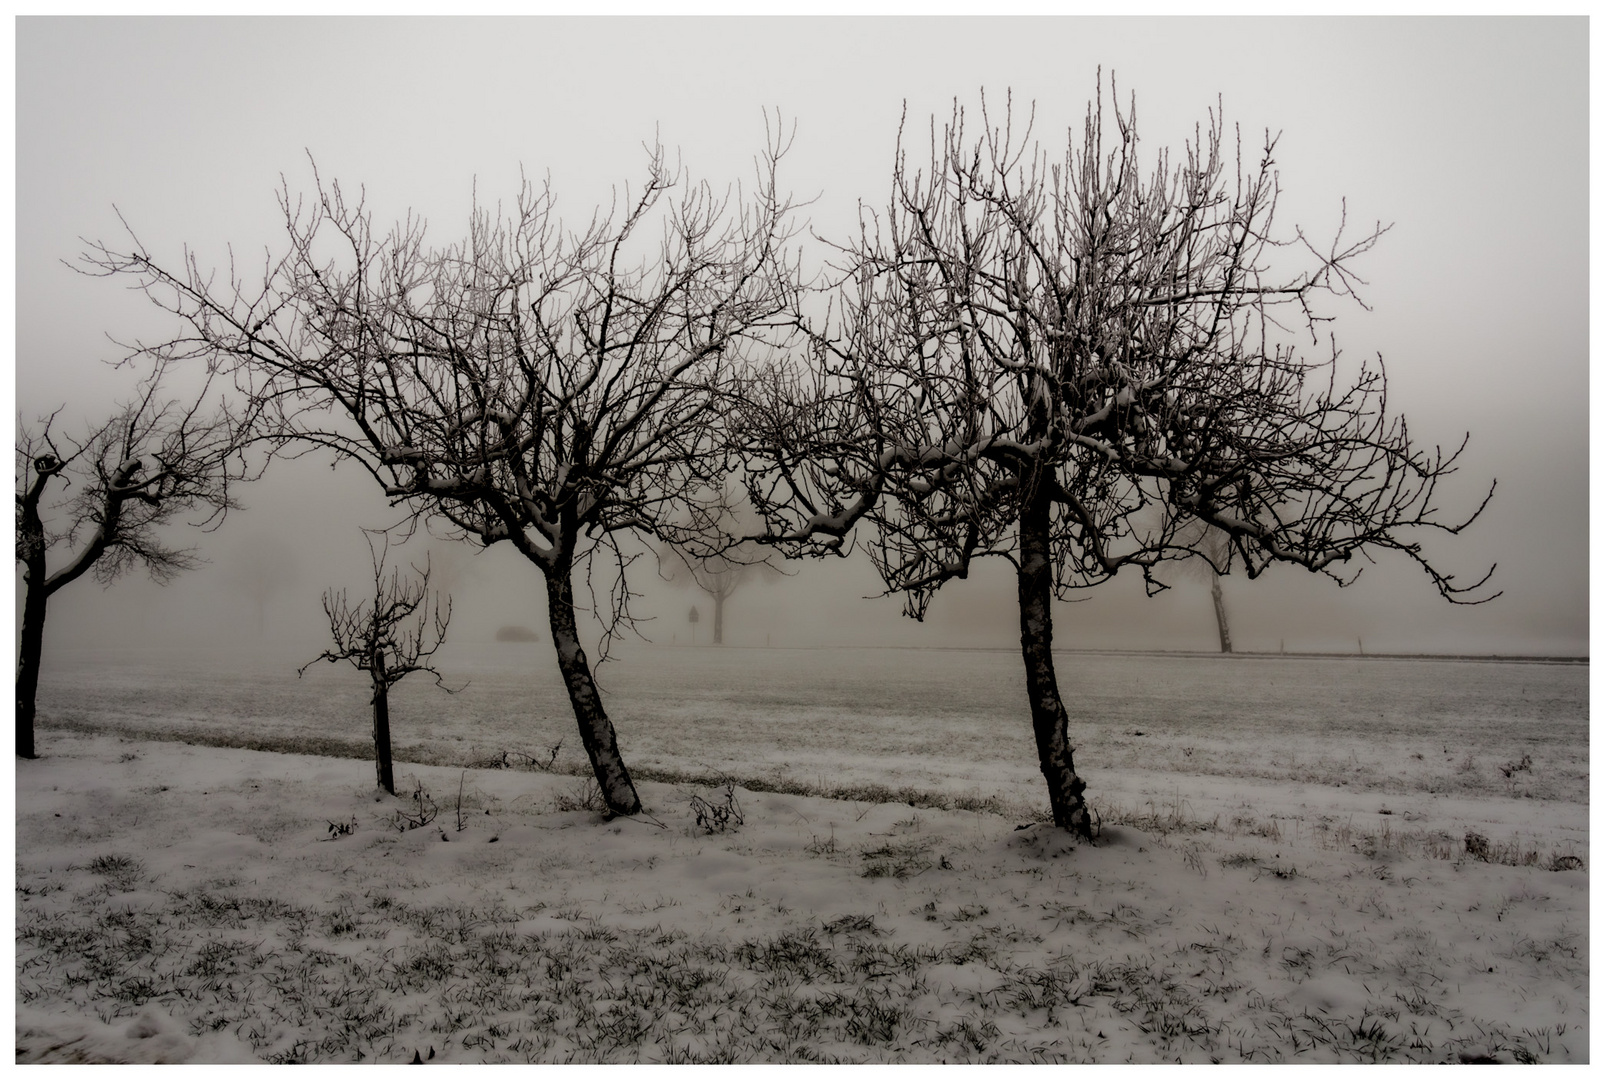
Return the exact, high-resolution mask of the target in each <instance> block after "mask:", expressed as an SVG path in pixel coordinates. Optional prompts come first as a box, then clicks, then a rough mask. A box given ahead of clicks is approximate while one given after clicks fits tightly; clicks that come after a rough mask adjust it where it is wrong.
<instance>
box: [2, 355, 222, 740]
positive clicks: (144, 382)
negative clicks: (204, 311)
mask: <svg viewBox="0 0 1605 1080" xmlns="http://www.w3.org/2000/svg"><path fill="white" fill-rule="evenodd" d="M172 363H173V361H172V359H171V358H166V357H158V358H157V362H156V364H155V366H154V368H152V370H151V371H150V372H149V373H148V374H147V375H145V376H144V377H143V378H141V379H140V381H139V383H138V385H137V387H136V390H135V393H134V395H133V396H132V397H131V398H130V399H129V400H128V401H127V402H125V403H124V404H122V405H119V406H117V407H116V408H115V410H114V411H113V412H112V414H111V416H110V417H109V418H108V419H105V420H102V421H99V422H97V423H92V424H88V425H85V426H83V427H82V428H79V429H78V430H76V431H74V430H71V429H70V428H68V426H67V425H65V424H64V423H63V422H62V414H63V413H64V412H65V411H66V406H63V407H62V408H59V409H57V410H56V411H55V412H53V413H51V414H50V415H49V416H47V417H44V418H42V419H40V420H38V421H37V422H35V423H32V424H25V423H23V421H22V419H21V418H20V417H19V418H18V421H17V443H16V469H17V473H16V476H17V549H16V550H17V562H18V563H20V564H21V565H22V568H23V570H22V583H23V584H22V587H23V608H22V635H21V641H20V642H19V649H18V656H17V717H16V747H17V756H19V757H25V758H31V757H34V756H36V755H35V749H34V717H35V699H36V698H37V696H38V691H39V665H40V662H41V659H42V657H43V655H44V634H45V616H46V614H47V613H48V611H49V603H50V599H51V597H53V596H55V595H56V593H58V592H60V591H61V590H62V589H63V588H65V587H67V586H68V585H70V584H72V583H73V582H74V581H77V580H78V579H79V578H81V577H83V576H84V575H86V574H92V575H93V576H94V578H95V580H97V581H99V582H100V583H101V584H102V585H107V586H109V585H110V584H111V583H112V582H113V581H115V580H116V579H117V578H119V577H121V576H122V575H123V574H124V573H126V572H127V571H129V570H131V569H134V568H135V567H139V566H143V567H144V568H145V570H146V571H147V572H148V573H149V574H150V576H151V578H152V579H153V580H154V581H157V582H159V583H162V584H165V583H167V582H168V581H170V580H171V579H172V578H173V577H174V576H175V575H177V574H179V573H182V572H183V571H185V570H190V569H193V568H194V567H196V566H197V565H199V564H200V563H201V562H202V560H201V559H200V558H199V557H198V556H197V555H196V552H195V549H194V548H193V547H177V546H174V545H173V544H172V543H171V542H170V541H169V539H168V537H167V536H166V533H165V529H164V527H165V526H168V525H172V524H179V523H182V524H188V525H191V526H194V527H196V528H199V529H201V530H203V531H210V530H212V529H214V528H216V527H217V526H218V525H220V524H221V523H222V520H223V517H224V515H225V513H226V512H227V511H228V510H229V509H231V508H233V507H234V506H235V503H234V500H233V494H232V485H233V484H235V483H238V482H240V481H242V480H246V479H249V478H250V477H251V476H252V475H253V474H252V472H251V469H250V467H249V466H248V464H247V462H246V459H245V456H244V449H245V446H246V444H247V438H248V433H249V424H248V423H247V422H246V419H245V417H244V416H243V415H242V414H238V413H236V412H233V411H231V410H230V409H229V408H228V407H226V406H224V405H223V404H222V403H221V401H220V400H211V394H210V391H211V387H212V381H211V379H210V378H208V379H206V380H205V381H204V382H203V384H202V386H201V388H200V390H199V391H197V392H196V393H194V394H193V395H192V396H186V397H183V398H175V397H168V396H167V390H166V386H165V383H166V381H167V380H168V376H169V370H170V368H171V366H172ZM187 514H193V515H194V516H193V517H191V518H190V519H189V520H188V521H187V522H183V521H181V519H182V518H184V516H185V515H187Z"/></svg>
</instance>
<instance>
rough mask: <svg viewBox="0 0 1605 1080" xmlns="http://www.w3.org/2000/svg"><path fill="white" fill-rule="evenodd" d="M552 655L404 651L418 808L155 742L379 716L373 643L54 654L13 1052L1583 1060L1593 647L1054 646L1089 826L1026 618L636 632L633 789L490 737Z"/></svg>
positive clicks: (27, 812)
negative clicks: (956, 648) (438, 665)
mask: <svg viewBox="0 0 1605 1080" xmlns="http://www.w3.org/2000/svg"><path fill="white" fill-rule="evenodd" d="M517 648H519V647H516V646H514V647H508V646H497V647H495V649H498V650H503V651H505V650H507V649H517ZM526 655H527V656H528V657H529V660H530V663H529V664H528V666H527V667H522V668H521V667H519V666H518V665H517V664H512V663H509V661H508V658H507V656H503V655H502V653H500V652H491V651H488V649H481V650H479V651H478V652H477V654H476V653H468V652H465V653H464V654H462V655H459V656H458V657H456V658H455V660H456V666H455V668H453V670H458V671H461V672H462V673H463V674H464V675H465V676H466V677H467V678H469V679H470V680H472V685H471V686H470V687H469V689H468V690H466V691H464V692H463V693H462V694H460V695H457V696H456V697H451V698H448V697H446V696H445V695H442V694H439V693H438V692H431V691H429V690H427V688H426V687H425V686H424V685H422V684H420V686H418V687H417V688H408V687H405V686H404V688H403V694H402V698H403V700H402V701H400V702H398V703H397V707H396V710H395V711H396V724H397V729H398V730H397V736H398V744H399V750H398V753H399V755H400V756H401V757H404V758H405V757H411V758H413V759H415V760H419V761H423V762H428V763H427V764H410V765H405V766H401V767H399V768H398V777H400V778H402V779H401V782H402V783H403V784H404V785H405V786H406V789H407V791H408V792H409V793H411V792H413V791H415V790H416V788H415V786H414V785H416V784H421V785H422V786H423V788H424V790H425V791H426V792H427V798H428V801H429V803H431V804H432V805H434V806H435V807H437V808H438V809H437V811H436V816H435V817H434V818H433V820H431V821H430V822H429V823H428V824H426V825H424V826H422V827H419V828H412V829H408V828H405V825H406V824H407V820H406V816H407V815H409V814H412V815H414V817H416V816H417V815H418V803H417V800H416V799H408V798H405V797H403V798H399V799H391V798H389V797H382V798H379V799H377V800H376V799H375V796H374V794H373V792H372V776H373V772H372V765H371V763H369V762H365V761H362V760H345V759H340V758H336V757H313V756H302V755H298V754H294V753H286V752H280V753H262V752H255V751H250V750H244V749H238V748H220V747H213V746H204V745H190V744H185V743H182V742H177V741H170V740H171V738H172V736H174V735H179V734H184V735H188V736H189V737H190V738H192V739H196V740H200V739H206V740H208V741H224V740H226V739H235V740H240V739H252V740H255V741H256V742H257V744H259V745H266V746H274V747H278V748H282V749H284V750H290V749H294V748H296V746H297V744H298V743H299V744H301V748H303V749H305V748H314V747H315V748H319V749H333V748H337V746H338V745H339V744H340V743H341V740H345V741H346V743H347V744H349V745H350V746H352V747H354V748H356V749H359V750H360V749H362V748H363V738H364V736H365V732H364V730H363V729H364V717H363V710H362V704H363V702H362V696H363V695H362V692H361V687H360V684H358V683H356V682H355V681H354V680H352V679H349V678H346V677H343V676H341V675H339V674H338V673H335V672H332V671H330V672H325V673H324V674H323V675H322V676H320V677H318V678H314V676H313V673H311V672H309V673H308V678H307V680H303V681H301V682H299V683H297V682H296V681H295V679H294V675H293V668H294V664H293V663H291V664H290V665H289V672H290V674H289V678H288V679H285V678H284V673H283V672H282V671H281V670H279V667H278V665H277V662H276V661H275V662H273V663H269V662H267V661H266V660H265V659H263V658H258V660H257V662H256V666H254V667H253V666H250V665H246V664H243V663H240V662H238V661H236V662H234V663H233V664H232V665H231V666H227V667H222V668H220V667H219V666H218V665H217V664H216V663H214V662H210V661H209V659H208V658H206V657H197V658H193V659H192V666H191V667H190V668H188V669H184V668H179V669H174V668H172V667H171V666H168V667H165V668H164V667H162V666H161V665H159V664H156V663H154V662H152V661H151V659H150V658H149V657H142V656H140V655H137V654H122V655H120V656H109V655H106V654H98V655H91V656H80V657H78V658H70V659H65V660H63V661H60V662H58V664H57V665H56V666H55V667H54V668H53V670H51V671H50V672H48V673H47V684H46V688H45V691H44V692H43V693H42V694H41V711H42V713H43V714H44V716H45V717H46V718H47V721H46V725H45V726H44V727H43V728H42V730H41V734H40V746H41V749H42V752H43V754H44V755H45V756H44V757H43V758H42V759H40V760H39V761H35V762H19V764H18V793H17V805H18V823H17V830H18V831H17V949H18V953H17V963H18V1021H17V1035H18V1060H19V1061H20V1060H39V1059H44V1060H100V1059H113V1060H158V1059H159V1060H180V1059H187V1060H197V1061H201V1060H234V1059H239V1060H248V1059H251V1058H259V1059H260V1058H267V1059H270V1060H334V1061H351V1060H358V1059H359V1058H360V1059H364V1060H393V1061H411V1060H412V1058H413V1055H414V1053H417V1054H418V1055H419V1056H420V1057H421V1058H422V1059H424V1060H428V1059H429V1055H430V1054H431V1053H433V1055H434V1059H435V1060H445V1061H499V1060H512V1061H522V1060H539V1061H565V1060H576V1061H636V1060H646V1061H664V1060H764V1061H791V1060H854V1061H857V1060H865V1061H897V1060H905V1061H931V1060H949V1061H989V1060H1022V1061H1031V1060H1091V1061H1125V1060H1136V1061H1155V1060H1175V1059H1181V1060H1186V1061H1209V1060H1228V1061H1235V1060H1255V1061H1262V1060H1311V1061H1322V1060H1328V1061H1330V1060H1339V1061H1348V1060H1427V1061H1445V1060H1447V1061H1454V1060H1462V1059H1476V1058H1479V1057H1485V1056H1491V1057H1494V1058H1496V1059H1499V1060H1541V1061H1573V1062H1577V1061H1586V1060H1587V1059H1588V1033H1587V1032H1588V991H1587V985H1588V904H1587V895H1588V885H1587V882H1588V870H1589V868H1588V867H1587V866H1586V864H1585V865H1583V866H1581V867H1579V866H1577V863H1578V862H1579V861H1583V860H1586V858H1587V855H1588V813H1587V790H1588V774H1587V668H1586V666H1583V665H1533V664H1470V663H1458V664H1449V663H1443V662H1398V661H1358V660H1355V661H1340V660H1291V659H1290V660H1280V659H1278V660H1248V659H1239V660H1222V659H1218V658H1212V657H1192V658H1188V657H1171V658H1154V657H1132V656H1086V655H1074V656H1066V657H1064V658H1063V659H1062V660H1061V671H1062V676H1063V679H1064V682H1065V689H1066V692H1067V696H1070V697H1072V698H1073V699H1074V700H1076V701H1077V702H1078V705H1079V708H1080V709H1081V711H1082V714H1083V718H1082V720H1081V721H1080V722H1079V728H1080V731H1079V735H1080V738H1079V744H1080V761H1081V762H1082V763H1083V765H1084V771H1085V773H1086V775H1087V777H1088V780H1089V784H1090V785H1091V793H1092V794H1093V795H1094V796H1095V797H1096V799H1097V800H1098V803H1099V806H1100V808H1101V810H1102V813H1103V817H1104V822H1105V830H1104V835H1103V837H1102V839H1101V841H1100V843H1098V844H1097V845H1094V846H1081V847H1079V848H1075V849H1073V850H1072V849H1071V847H1070V845H1068V844H1066V843H1065V841H1064V839H1063V838H1062V837H1060V836H1059V835H1057V834H1055V833H1054V832H1053V830H1051V829H1047V828H1045V827H1043V826H1042V825H1040V824H1033V825H1029V826H1028V827H1026V828H1017V826H1021V825H1025V824H1026V823H1028V822H1030V821H1032V820H1033V815H1034V814H1035V813H1036V812H1037V809H1038V806H1039V804H1040V803H1041V802H1042V801H1043V800H1042V798H1041V796H1040V789H1039V783H1040V782H1039V781H1038V780H1037V779H1036V777H1035V776H1034V775H1033V773H1034V769H1033V766H1032V764H1031V763H1032V756H1031V752H1030V746H1029V733H1028V731H1027V730H1026V721H1025V719H1024V716H1023V712H1024V710H1023V707H1022V705H1021V702H1020V701H1019V696H1020V687H1019V681H1018V676H1017V674H1016V672H1015V670H1014V668H1015V666H1017V663H1018V661H1017V660H1016V659H1015V658H1013V657H1011V656H1010V655H1009V654H1007V653H998V654H988V653H904V652H899V653H893V654H886V653H878V652H872V651H860V652H851V651H833V650H820V651H797V652H790V651H781V650H775V651H773V652H769V651H767V650H765V651H759V650H726V651H724V652H717V651H715V650H701V651H700V652H698V653H695V654H693V652H692V651H691V650H674V651H670V650H638V651H636V652H635V653H633V654H632V655H630V656H629V657H627V659H626V662H624V663H621V664H619V665H617V666H616V667H612V666H610V668H609V669H608V670H607V671H606V673H605V677H606V679H607V681H608V683H609V685H611V686H612V687H613V688H614V695H613V698H612V699H611V701H610V709H611V711H612V713H613V715H614V716H615V718H616V719H617V720H618V722H619V728H620V737H621V742H622V744H623V747H624V750H625V753H626V757H627V760H629V761H630V762H631V763H632V765H635V766H637V771H638V773H639V774H641V775H654V776H658V777H662V778H666V779H668V780H671V781H674V782H663V781H662V780H658V781H652V780H648V781H644V782H643V783H642V784H641V787H642V795H643V798H644V800H645V802H646V803H647V805H648V808H649V811H650V813H649V816H648V817H646V818H643V819H642V820H630V821H623V820H620V821H611V822H608V821H604V820H603V819H602V817H601V816H600V815H599V814H597V813H596V812H594V811H593V810H589V809H585V808H584V802H585V796H586V791H585V784H584V782H583V780H581V779H580V778H577V777H575V776H572V775H563V774H562V773H561V771H559V772H556V773H541V772H532V771H526V770H519V769H487V768H480V769H472V768H463V767H462V766H465V765H466V764H468V763H469V762H470V761H476V760H478V761H486V760H489V759H491V758H497V759H498V760H500V757H499V755H500V754H501V752H502V751H507V752H508V754H509V756H508V758H507V760H509V761H512V762H514V763H517V762H519V761H522V760H523V759H522V758H520V757H518V756H517V755H519V754H523V753H528V754H536V753H539V752H540V751H541V750H542V749H543V748H544V747H545V746H549V745H550V744H552V743H555V742H556V741H557V740H558V739H559V738H562V739H563V740H564V747H563V750H562V751H560V753H559V756H558V758H557V762H556V768H557V769H558V770H562V769H563V768H564V767H565V765H575V764H578V762H579V755H578V754H577V753H575V752H574V750H573V749H572V748H571V744H572V743H573V741H574V739H573V736H572V734H571V731H572V720H570V719H568V718H567V716H566V715H565V712H566V701H563V700H562V698H561V691H560V689H558V688H556V687H555V686H554V685H553V681H552V680H551V678H550V677H549V676H548V673H547V672H546V670H545V669H546V668H547V667H548V666H549V657H548V656H547V655H546V654H545V653H544V652H543V651H540V647H539V646H536V647H535V648H533V649H529V648H526V651H525V652H523V653H518V652H513V653H509V654H508V656H512V657H514V658H515V659H516V658H520V657H523V656H526ZM521 702H531V703H533V704H532V706H531V707H528V708H525V707H521V705H520V703H521ZM565 721H566V724H565ZM61 725H67V726H65V727H64V726H61ZM1139 731H1140V732H1141V734H1140V735H1139V734H1137V732H1139ZM157 734H159V735H163V736H166V739H163V740H154V741H153V740H151V739H150V738H148V736H150V735H157ZM1416 755H1419V757H1417V756H1416ZM1524 758H1526V759H1528V760H1527V763H1526V764H1525V767H1523V759H1524ZM1507 770H1508V771H1509V773H1510V775H1509V776H1506V775H1505V772H1506V771H1507ZM721 773H724V774H729V775H731V776H733V777H736V778H737V785H738V786H737V787H736V788H735V789H734V798H735V799H736V800H738V802H739V806H740V810H741V812H742V816H743V818H744V821H743V822H742V823H741V824H740V825H739V826H736V827H733V828H729V829H726V830H725V831H713V832H710V831H708V829H707V828H704V827H699V826H698V823H697V811H698V809H699V807H698V805H697V804H695V803H693V799H694V798H698V799H702V800H704V802H705V803H706V804H711V805H712V806H715V807H722V806H724V805H725V796H724V794H723V791H722V789H719V788H717V787H715V786H713V780H712V779H711V778H712V777H714V776H715V775H717V774H721ZM742 785H744V786H742ZM459 786H460V787H461V791H462V796H461V800H460V813H459V796H458V790H459ZM758 789H763V790H758ZM855 789H856V793H857V794H859V795H860V796H861V797H860V798H859V799H856V800H854V799H841V798H837V799H830V798H823V797H820V796H819V795H818V794H816V793H818V792H829V791H834V792H836V793H837V794H853V793H855ZM898 789H901V790H898ZM894 792H895V794H896V795H898V796H906V798H903V799H901V801H891V799H892V796H893V794H894ZM870 796H873V797H874V798H873V799H871V798H869V797H870ZM910 801H912V802H913V803H915V804H916V805H914V806H910V805H909V802H910ZM964 807H972V809H965V808H964ZM973 807H985V808H986V809H985V810H979V811H978V810H976V809H973ZM425 813H427V806H426V807H425ZM709 813H710V812H709V811H708V810H707V809H705V808H702V814H703V817H704V819H705V820H711V819H709ZM459 824H460V825H461V827H460V828H459ZM337 825H338V826H339V827H340V828H338V829H337V828H336V827H335V826H337ZM660 826H661V827H660ZM1468 834H1474V835H1472V837H1471V840H1472V845H1471V846H1472V850H1470V851H1468V848H1467V838H1468ZM1478 837H1485V838H1486V847H1483V846H1482V844H1481V842H1480V841H1479V840H1478ZM1479 856H1480V857H1479ZM1557 867H1558V868H1561V869H1553V868H1557Z"/></svg>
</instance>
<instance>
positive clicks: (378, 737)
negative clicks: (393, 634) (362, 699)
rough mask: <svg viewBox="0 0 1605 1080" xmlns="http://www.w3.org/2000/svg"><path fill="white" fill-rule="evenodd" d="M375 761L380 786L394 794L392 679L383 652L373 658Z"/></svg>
mask: <svg viewBox="0 0 1605 1080" xmlns="http://www.w3.org/2000/svg"><path fill="white" fill-rule="evenodd" d="M373 763H374V768H375V770H376V771H377V774H378V781H379V786H380V787H382V788H384V789H385V790H386V791H387V792H389V793H390V794H392V795H394V794H395V793H396V773H395V768H394V766H393V765H392V763H391V760H390V680H389V678H388V676H387V673H386V671H385V658H384V653H382V652H381V653H379V654H377V655H376V656H375V657H374V660H373Z"/></svg>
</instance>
